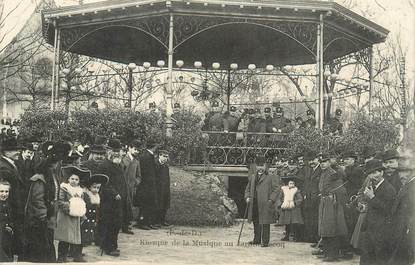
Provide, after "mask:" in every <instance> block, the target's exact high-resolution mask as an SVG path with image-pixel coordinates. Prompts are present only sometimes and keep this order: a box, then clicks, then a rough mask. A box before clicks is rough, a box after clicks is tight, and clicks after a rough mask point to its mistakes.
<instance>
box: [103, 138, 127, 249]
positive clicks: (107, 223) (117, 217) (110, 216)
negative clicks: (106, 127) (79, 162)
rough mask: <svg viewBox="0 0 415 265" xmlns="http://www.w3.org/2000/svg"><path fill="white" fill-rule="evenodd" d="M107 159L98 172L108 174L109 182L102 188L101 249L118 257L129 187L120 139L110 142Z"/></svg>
mask: <svg viewBox="0 0 415 265" xmlns="http://www.w3.org/2000/svg"><path fill="white" fill-rule="evenodd" d="M108 148H109V149H108V151H107V159H106V160H104V161H103V163H102V164H100V165H99V166H98V173H100V174H104V175H107V176H108V177H109V182H108V184H107V185H105V186H104V187H103V189H102V197H101V208H100V218H99V220H100V226H101V232H102V242H101V249H102V250H103V252H104V253H105V254H107V255H110V256H114V257H118V256H120V251H119V250H118V233H119V231H120V228H121V225H122V220H123V214H124V210H125V205H126V197H127V187H126V183H125V180H124V172H123V170H122V167H121V156H120V150H121V143H120V141H119V140H118V139H110V140H109V142H108Z"/></svg>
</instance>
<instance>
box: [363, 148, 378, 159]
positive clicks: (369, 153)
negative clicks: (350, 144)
mask: <svg viewBox="0 0 415 265" xmlns="http://www.w3.org/2000/svg"><path fill="white" fill-rule="evenodd" d="M375 155H376V151H375V148H374V147H372V146H365V147H364V148H363V150H362V156H363V158H365V159H366V158H369V157H374V156H375Z"/></svg>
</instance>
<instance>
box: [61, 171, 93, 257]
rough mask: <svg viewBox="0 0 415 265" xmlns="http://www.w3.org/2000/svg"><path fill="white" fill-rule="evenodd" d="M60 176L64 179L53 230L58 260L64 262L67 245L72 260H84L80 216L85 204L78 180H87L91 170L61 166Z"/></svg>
mask: <svg viewBox="0 0 415 265" xmlns="http://www.w3.org/2000/svg"><path fill="white" fill-rule="evenodd" d="M62 176H63V178H64V179H65V180H66V181H65V182H63V183H61V185H60V192H59V199H58V214H57V227H56V231H55V240H58V241H59V244H58V262H66V258H67V256H68V251H69V247H71V250H72V251H73V258H74V262H85V260H84V259H83V258H82V245H81V217H82V218H84V215H85V213H86V205H85V202H84V200H83V194H84V190H83V189H82V188H81V187H80V182H83V183H86V182H88V181H89V178H90V176H91V172H90V171H89V170H84V169H81V168H79V167H77V166H73V165H69V166H66V167H62Z"/></svg>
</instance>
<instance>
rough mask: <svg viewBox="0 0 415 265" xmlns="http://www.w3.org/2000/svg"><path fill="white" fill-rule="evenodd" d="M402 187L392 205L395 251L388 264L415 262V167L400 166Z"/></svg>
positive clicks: (402, 264)
mask: <svg viewBox="0 0 415 265" xmlns="http://www.w3.org/2000/svg"><path fill="white" fill-rule="evenodd" d="M399 172H400V176H401V180H402V184H403V185H402V187H401V189H400V190H399V192H398V194H397V196H396V198H395V201H394V203H393V205H392V217H393V219H392V223H393V228H394V229H393V238H394V239H393V241H392V246H393V251H392V256H391V258H390V260H389V261H388V265H410V264H414V262H415V174H414V172H415V169H414V168H413V166H412V167H406V166H400V167H399Z"/></svg>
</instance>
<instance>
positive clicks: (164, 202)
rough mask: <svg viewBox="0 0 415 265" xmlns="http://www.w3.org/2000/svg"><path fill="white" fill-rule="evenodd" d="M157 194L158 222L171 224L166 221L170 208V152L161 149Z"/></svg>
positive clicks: (163, 224) (158, 164) (164, 224)
mask: <svg viewBox="0 0 415 265" xmlns="http://www.w3.org/2000/svg"><path fill="white" fill-rule="evenodd" d="M157 173H158V174H157V177H158V178H157V187H158V189H157V194H158V203H159V207H158V213H157V216H156V219H157V221H156V222H157V224H158V225H161V226H169V223H167V222H166V214H167V211H168V209H169V208H170V170H169V152H168V151H167V150H160V151H159V154H158V163H157Z"/></svg>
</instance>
